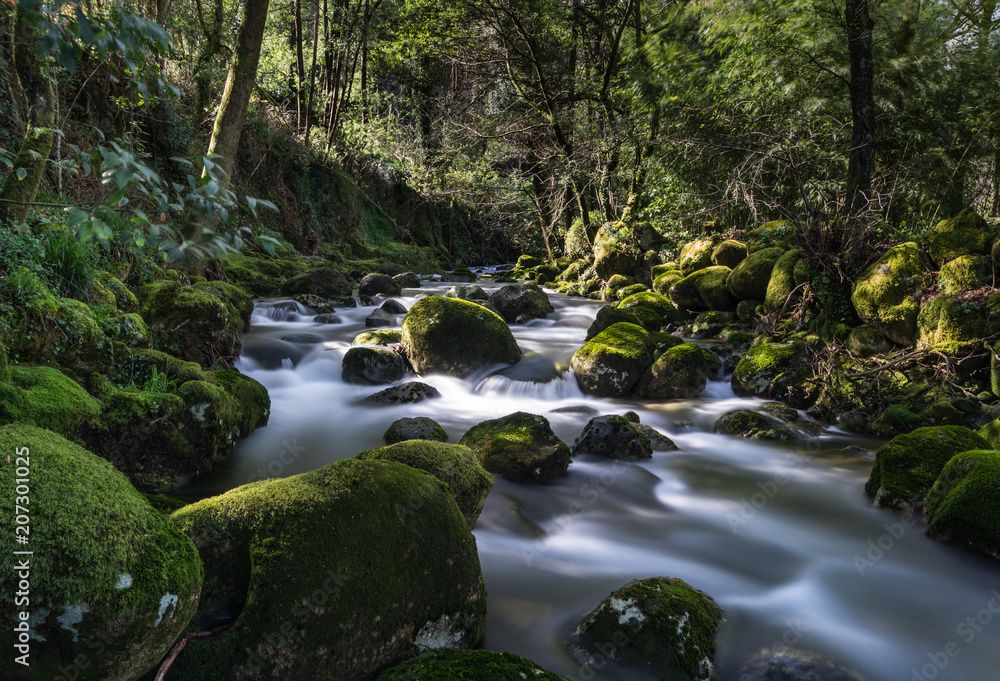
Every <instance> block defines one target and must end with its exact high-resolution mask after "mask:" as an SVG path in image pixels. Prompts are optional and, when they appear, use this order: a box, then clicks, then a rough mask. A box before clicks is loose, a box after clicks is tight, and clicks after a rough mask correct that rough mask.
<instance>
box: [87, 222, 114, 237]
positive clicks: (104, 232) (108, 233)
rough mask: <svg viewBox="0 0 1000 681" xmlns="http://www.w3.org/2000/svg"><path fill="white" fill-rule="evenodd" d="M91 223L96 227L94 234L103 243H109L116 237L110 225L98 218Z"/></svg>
mask: <svg viewBox="0 0 1000 681" xmlns="http://www.w3.org/2000/svg"><path fill="white" fill-rule="evenodd" d="M91 222H92V223H93V225H94V234H96V235H97V238H98V239H100V240H101V241H107V240H108V239H110V238H111V237H113V236H114V235H115V233H114V232H113V231H112V230H111V228H110V227H109V226H108V224H107V223H106V222H104V221H103V220H98V219H97V218H94V219H93V220H91Z"/></svg>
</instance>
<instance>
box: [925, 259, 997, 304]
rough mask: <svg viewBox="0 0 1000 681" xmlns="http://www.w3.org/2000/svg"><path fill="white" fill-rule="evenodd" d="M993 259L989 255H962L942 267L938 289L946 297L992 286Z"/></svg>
mask: <svg viewBox="0 0 1000 681" xmlns="http://www.w3.org/2000/svg"><path fill="white" fill-rule="evenodd" d="M993 281H994V272H993V258H991V257H989V256H987V255H962V256H959V257H957V258H955V259H954V260H949V261H948V262H946V263H945V264H943V265H941V271H940V272H939V273H938V288H939V289H941V293H944V294H945V295H949V296H951V295H955V294H958V293H961V292H962V291H967V290H969V289H976V288H982V287H984V286H992V285H993Z"/></svg>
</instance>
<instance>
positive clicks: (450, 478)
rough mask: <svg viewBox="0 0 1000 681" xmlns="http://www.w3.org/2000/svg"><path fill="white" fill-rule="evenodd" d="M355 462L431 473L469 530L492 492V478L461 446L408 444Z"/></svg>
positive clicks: (372, 452)
mask: <svg viewBox="0 0 1000 681" xmlns="http://www.w3.org/2000/svg"><path fill="white" fill-rule="evenodd" d="M354 458H355V459H362V460H368V459H378V460H381V461H395V462H397V463H402V464H406V465H407V466H410V467H411V468H418V469H420V470H422V471H425V472H427V473H430V474H431V475H433V476H434V477H435V478H437V479H438V480H440V481H441V482H443V483H445V484H446V485H448V488H449V489H450V490H451V493H452V496H453V497H454V498H455V503H457V504H458V508H459V509H460V510H461V511H462V515H463V516H464V517H465V520H466V522H468V524H469V528H472V526H473V525H475V524H476V520H477V519H478V518H479V514H481V513H482V512H483V506H484V505H485V504H486V497H488V496H489V494H490V491H491V490H492V489H493V476H492V475H490V474H489V472H487V470H486V469H485V468H483V467H482V465H481V464H480V463H479V460H478V459H477V458H476V455H475V454H473V453H472V450H470V449H469V448H468V447H464V446H462V445H449V444H444V443H442V442H433V441H429V440H427V439H420V440H411V441H403V442H398V443H396V444H392V445H390V446H388V447H379V448H378V449H369V450H368V451H366V452H361V453H360V454H358V455H357V456H356V457H354Z"/></svg>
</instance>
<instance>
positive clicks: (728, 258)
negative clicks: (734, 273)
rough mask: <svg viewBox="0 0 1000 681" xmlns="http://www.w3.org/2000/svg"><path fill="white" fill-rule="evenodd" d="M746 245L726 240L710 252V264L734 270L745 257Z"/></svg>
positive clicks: (746, 252)
mask: <svg viewBox="0 0 1000 681" xmlns="http://www.w3.org/2000/svg"><path fill="white" fill-rule="evenodd" d="M747 254H748V251H747V245H746V244H744V243H741V242H739V241H734V240H732V239H726V240H725V241H723V242H722V243H720V244H719V245H718V246H716V247H715V249H714V250H713V251H712V264H713V265H722V266H723V267H729V268H734V267H736V266H737V265H739V264H740V263H741V262H743V261H744V260H745V259H746V257H747Z"/></svg>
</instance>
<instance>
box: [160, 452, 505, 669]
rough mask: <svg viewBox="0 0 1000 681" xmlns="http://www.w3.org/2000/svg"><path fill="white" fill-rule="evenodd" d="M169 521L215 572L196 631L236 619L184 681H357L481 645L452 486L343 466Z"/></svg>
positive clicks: (249, 488) (189, 655)
mask: <svg viewBox="0 0 1000 681" xmlns="http://www.w3.org/2000/svg"><path fill="white" fill-rule="evenodd" d="M403 444H405V443H403ZM399 446H402V445H397V447H399ZM172 518H173V519H174V520H175V521H176V522H177V523H178V525H179V526H180V527H181V528H182V529H183V530H184V531H185V532H186V533H187V534H188V536H190V537H191V538H192V540H193V541H194V542H195V544H196V545H197V547H198V551H199V553H200V554H201V556H202V560H203V561H204V563H205V584H204V588H203V589H202V599H201V603H200V604H199V609H198V613H197V615H196V618H195V621H196V626H198V627H199V628H200V629H202V630H203V629H211V628H212V627H213V626H214V625H215V624H216V623H218V622H220V621H223V620H226V619H231V618H235V622H234V625H233V627H232V628H231V629H229V630H228V631H226V632H225V633H223V634H220V635H218V636H215V637H214V638H211V639H208V640H206V641H201V642H198V643H197V644H192V645H189V646H188V647H186V648H185V650H184V652H183V654H182V655H180V656H178V658H177V659H176V661H175V662H174V665H173V667H172V668H171V675H176V677H177V678H179V679H185V680H186V681H215V680H216V679H226V678H241V679H247V680H251V681H253V680H260V681H262V680H263V679H273V678H287V679H305V678H308V679H313V680H315V681H361V680H362V679H370V678H371V677H372V675H373V673H374V672H375V671H376V670H379V669H385V668H388V667H391V666H393V665H395V664H398V663H399V662H401V661H403V660H405V659H407V658H409V657H413V656H415V655H417V654H419V653H420V652H422V651H424V650H427V649H432V648H470V647H473V646H475V645H476V644H477V643H478V642H479V640H480V638H481V637H482V634H483V630H484V628H485V624H486V592H485V589H484V587H483V580H482V573H481V571H480V565H479V556H478V554H477V552H476V542H475V539H474V538H473V536H472V534H471V533H470V532H469V524H468V521H467V519H466V518H465V517H464V516H463V514H462V512H461V510H460V509H459V506H458V505H457V503H456V502H455V499H454V496H453V491H452V490H451V489H449V488H448V486H447V485H445V484H444V483H443V482H441V481H440V480H439V479H437V478H436V477H434V476H433V475H429V474H427V473H425V472H423V471H421V470H416V469H414V468H411V467H410V466H408V465H404V464H402V463H396V462H393V461H378V460H357V459H348V460H346V461H338V462H336V463H333V464H330V465H328V466H325V467H324V468H321V469H319V470H315V471H312V472H310V473H304V474H301V475H296V476H292V477H289V478H283V479H273V480H266V481H262V482H258V483H253V484H250V485H244V486H242V487H238V488H236V489H234V490H230V491H229V492H227V493H226V494H223V495H221V496H218V497H212V498H210V499H205V500H203V501H199V502H197V503H194V504H190V505H189V506H186V507H184V508H182V509H180V510H179V511H176V512H175V513H174V514H173V516H172Z"/></svg>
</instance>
